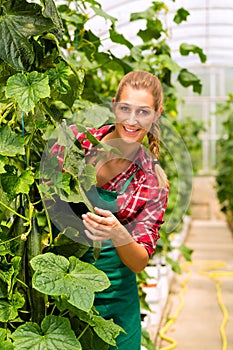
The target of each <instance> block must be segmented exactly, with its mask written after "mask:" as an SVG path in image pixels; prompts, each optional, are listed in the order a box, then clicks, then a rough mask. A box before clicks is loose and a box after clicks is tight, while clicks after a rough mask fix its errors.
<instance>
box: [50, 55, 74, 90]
mask: <svg viewBox="0 0 233 350" xmlns="http://www.w3.org/2000/svg"><path fill="white" fill-rule="evenodd" d="M46 74H48V76H49V82H50V85H52V87H53V89H54V90H55V91H57V92H59V93H60V94H66V93H67V91H68V90H70V88H71V87H70V84H69V75H70V74H71V70H70V68H69V67H68V66H67V65H66V64H65V62H59V63H58V64H57V65H56V68H51V69H49V70H48V71H47V72H46Z"/></svg>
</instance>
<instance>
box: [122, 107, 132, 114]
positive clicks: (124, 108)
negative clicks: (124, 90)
mask: <svg viewBox="0 0 233 350" xmlns="http://www.w3.org/2000/svg"><path fill="white" fill-rule="evenodd" d="M120 110H121V111H122V112H124V113H130V109H129V107H127V106H121V107H120Z"/></svg>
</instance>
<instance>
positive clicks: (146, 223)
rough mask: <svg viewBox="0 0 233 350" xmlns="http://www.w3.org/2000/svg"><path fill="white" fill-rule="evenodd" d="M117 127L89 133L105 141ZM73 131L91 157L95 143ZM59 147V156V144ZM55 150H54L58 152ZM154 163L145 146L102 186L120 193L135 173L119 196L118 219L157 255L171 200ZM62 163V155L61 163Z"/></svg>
mask: <svg viewBox="0 0 233 350" xmlns="http://www.w3.org/2000/svg"><path fill="white" fill-rule="evenodd" d="M113 127H114V126H113V125H106V126H103V127H102V128H100V129H88V130H89V131H90V132H91V133H92V134H93V135H94V136H95V137H96V138H97V139H98V140H101V139H102V138H103V137H104V136H105V135H106V134H107V133H108V132H109V131H110V129H112V128H113ZM71 129H72V130H73V132H74V135H75V137H76V139H77V140H79V141H80V143H81V145H82V147H83V149H84V150H85V152H86V154H88V153H89V152H90V151H91V149H92V148H93V147H94V146H93V144H92V143H91V142H90V141H89V140H87V139H86V136H85V134H84V133H80V132H78V130H77V128H76V126H74V125H72V126H71ZM57 146H58V148H57V151H58V153H59V145H57ZM55 148H56V146H55ZM55 148H54V149H53V151H55V152H56V150H55ZM60 150H61V148H60ZM56 153H57V152H56ZM153 160H155V159H154V158H153V156H152V155H151V154H149V153H148V152H147V151H146V150H145V148H144V147H143V146H142V145H141V146H140V148H139V151H138V152H137V154H136V156H135V158H134V159H133V161H132V163H131V164H130V166H129V167H128V168H127V169H126V170H125V171H124V172H122V173H120V174H118V175H117V176H115V177H114V178H113V179H111V180H110V181H109V182H108V183H106V184H105V185H104V186H102V188H104V189H106V190H109V191H117V192H120V190H121V189H122V186H123V185H124V183H125V182H126V181H127V179H129V177H130V176H131V175H132V174H133V173H135V175H134V177H133V179H132V180H131V182H130V184H129V186H128V187H127V189H126V190H125V192H124V193H122V194H118V196H117V206H118V212H117V217H118V219H119V221H120V222H121V223H122V225H124V226H125V227H126V229H127V230H128V232H129V233H130V234H131V235H132V237H133V238H134V240H135V241H136V242H137V243H139V244H141V245H143V246H144V247H145V249H146V250H147V252H148V254H149V256H151V255H152V254H153V253H154V251H155V248H156V242H157V240H158V239H159V237H160V235H159V229H160V226H161V224H162V223H163V222H164V220H163V217H164V213H165V210H166V207H167V198H168V186H167V187H165V188H161V187H159V186H158V179H157V176H156V173H155V171H154V165H153ZM62 162H63V157H62V155H61V159H60V163H61V164H62Z"/></svg>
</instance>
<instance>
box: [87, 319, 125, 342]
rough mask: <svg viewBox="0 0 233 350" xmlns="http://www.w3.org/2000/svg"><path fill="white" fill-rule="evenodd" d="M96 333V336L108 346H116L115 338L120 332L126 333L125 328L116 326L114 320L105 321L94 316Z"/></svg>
mask: <svg viewBox="0 0 233 350" xmlns="http://www.w3.org/2000/svg"><path fill="white" fill-rule="evenodd" d="M92 320H93V322H94V325H93V326H94V331H95V332H96V334H97V335H98V336H99V337H100V338H101V339H103V340H104V341H105V342H107V343H108V344H111V345H113V346H116V341H115V338H116V337H117V336H118V335H119V334H120V332H123V333H126V332H125V331H124V330H123V328H121V327H120V326H118V325H116V324H115V323H114V322H113V320H112V319H110V320H105V319H104V318H102V317H100V316H96V315H93V317H92Z"/></svg>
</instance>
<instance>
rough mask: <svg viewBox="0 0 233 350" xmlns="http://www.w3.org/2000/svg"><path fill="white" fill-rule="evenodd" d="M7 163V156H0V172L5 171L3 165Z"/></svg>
mask: <svg viewBox="0 0 233 350" xmlns="http://www.w3.org/2000/svg"><path fill="white" fill-rule="evenodd" d="M7 163H8V161H7V158H5V157H2V156H0V174H3V173H5V172H6V170H5V168H4V167H5V165H6V164H7Z"/></svg>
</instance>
